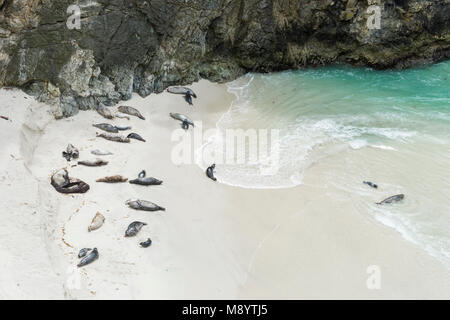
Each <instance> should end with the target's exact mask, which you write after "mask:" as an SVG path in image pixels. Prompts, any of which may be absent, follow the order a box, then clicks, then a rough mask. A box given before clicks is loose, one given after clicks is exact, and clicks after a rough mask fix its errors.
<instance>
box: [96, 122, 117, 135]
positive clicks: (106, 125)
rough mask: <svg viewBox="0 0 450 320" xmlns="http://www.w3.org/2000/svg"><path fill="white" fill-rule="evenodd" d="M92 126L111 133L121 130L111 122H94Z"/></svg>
mask: <svg viewBox="0 0 450 320" xmlns="http://www.w3.org/2000/svg"><path fill="white" fill-rule="evenodd" d="M92 126H93V127H96V128H98V129H100V130H103V131H106V132H111V133H118V132H119V130H118V129H117V128H116V127H115V126H113V125H111V124H109V123H99V124H93V125H92Z"/></svg>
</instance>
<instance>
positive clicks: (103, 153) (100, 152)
mask: <svg viewBox="0 0 450 320" xmlns="http://www.w3.org/2000/svg"><path fill="white" fill-rule="evenodd" d="M91 153H92V154H93V155H96V156H111V155H113V153H111V152H109V151H105V150H99V149H95V150H92V151H91Z"/></svg>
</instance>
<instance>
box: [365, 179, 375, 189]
mask: <svg viewBox="0 0 450 320" xmlns="http://www.w3.org/2000/svg"><path fill="white" fill-rule="evenodd" d="M363 183H364V184H367V185H368V186H369V187H372V188H374V189H378V186H377V185H376V184H375V183H373V182H370V181H363Z"/></svg>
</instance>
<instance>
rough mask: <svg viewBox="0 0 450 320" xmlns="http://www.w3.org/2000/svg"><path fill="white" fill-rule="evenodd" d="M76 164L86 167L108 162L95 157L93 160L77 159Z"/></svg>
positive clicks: (102, 164) (104, 164)
mask: <svg viewBox="0 0 450 320" xmlns="http://www.w3.org/2000/svg"><path fill="white" fill-rule="evenodd" d="M78 164H79V165H82V166H86V167H101V166H106V165H107V164H108V161H105V160H102V159H95V160H85V161H78Z"/></svg>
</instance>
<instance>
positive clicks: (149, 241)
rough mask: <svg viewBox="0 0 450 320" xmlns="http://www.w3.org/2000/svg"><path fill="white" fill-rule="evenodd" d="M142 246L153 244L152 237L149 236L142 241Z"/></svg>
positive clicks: (146, 246)
mask: <svg viewBox="0 0 450 320" xmlns="http://www.w3.org/2000/svg"><path fill="white" fill-rule="evenodd" d="M140 245H141V247H142V248H148V247H150V246H151V245H152V239H150V238H148V239H147V240H146V241H144V242H141V243H140Z"/></svg>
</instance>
